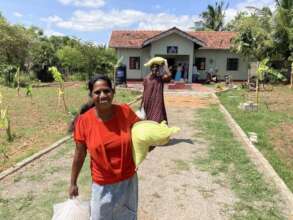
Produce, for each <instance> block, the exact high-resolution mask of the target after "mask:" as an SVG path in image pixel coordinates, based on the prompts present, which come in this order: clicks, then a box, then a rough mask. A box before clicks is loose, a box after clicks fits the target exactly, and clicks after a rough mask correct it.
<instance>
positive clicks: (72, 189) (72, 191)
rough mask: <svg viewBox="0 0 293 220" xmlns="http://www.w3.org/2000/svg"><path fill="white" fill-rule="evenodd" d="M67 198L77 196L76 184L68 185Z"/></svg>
mask: <svg viewBox="0 0 293 220" xmlns="http://www.w3.org/2000/svg"><path fill="white" fill-rule="evenodd" d="M68 194H69V198H70V199H72V198H73V197H77V196H78V186H77V185H70V187H69V190H68Z"/></svg>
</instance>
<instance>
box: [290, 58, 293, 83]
mask: <svg viewBox="0 0 293 220" xmlns="http://www.w3.org/2000/svg"><path fill="white" fill-rule="evenodd" d="M290 76H291V77H290V88H291V89H292V88H293V63H292V65H291V75H290Z"/></svg>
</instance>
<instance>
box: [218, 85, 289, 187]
mask: <svg viewBox="0 0 293 220" xmlns="http://www.w3.org/2000/svg"><path fill="white" fill-rule="evenodd" d="M218 96H219V98H220V100H221V102H222V104H223V105H224V106H225V107H226V108H227V110H228V111H229V112H230V113H231V115H232V117H233V118H234V119H235V120H236V121H237V123H238V124H239V125H240V127H241V128H242V129H243V130H244V131H245V132H246V133H248V132H255V133H257V135H258V143H257V144H256V147H257V148H258V149H259V150H260V151H261V152H262V154H263V155H264V156H265V157H266V159H267V160H268V161H269V162H270V163H271V165H272V166H273V167H274V169H275V170H276V172H277V173H278V174H279V175H280V176H281V178H282V179H283V180H284V181H285V183H286V184H287V186H288V187H289V188H290V189H291V191H293V162H292V156H293V154H292V153H293V149H292V146H293V132H292V131H293V126H292V125H293V103H292V101H293V92H292V90H290V89H289V88H287V87H284V86H283V87H281V86H280V87H276V88H275V89H274V91H273V92H266V93H264V94H261V104H260V108H259V111H257V112H245V111H242V110H240V109H239V108H238V105H239V103H240V102H244V101H245V100H247V97H249V96H251V94H248V92H247V91H245V90H230V91H227V92H223V93H220V94H218ZM284 128H286V129H284Z"/></svg>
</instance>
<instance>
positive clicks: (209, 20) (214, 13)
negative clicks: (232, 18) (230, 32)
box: [200, 1, 228, 31]
mask: <svg viewBox="0 0 293 220" xmlns="http://www.w3.org/2000/svg"><path fill="white" fill-rule="evenodd" d="M227 7H228V4H226V5H225V3H224V1H221V2H216V3H215V6H212V5H208V8H207V10H206V11H204V12H202V13H201V15H200V16H201V17H202V19H203V21H204V24H205V27H206V28H207V29H210V30H214V31H221V30H222V29H223V26H224V17H225V10H226V9H227Z"/></svg>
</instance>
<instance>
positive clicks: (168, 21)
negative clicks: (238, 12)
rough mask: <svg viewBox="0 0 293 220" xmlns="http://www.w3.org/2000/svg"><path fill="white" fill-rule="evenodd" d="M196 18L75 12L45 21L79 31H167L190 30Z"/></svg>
mask: <svg viewBox="0 0 293 220" xmlns="http://www.w3.org/2000/svg"><path fill="white" fill-rule="evenodd" d="M195 18H196V17H195V16H189V15H182V16H176V15H173V14H169V13H159V14H150V13H145V12H142V11H137V10H112V11H109V12H105V11H102V10H95V11H81V10H78V11H75V12H74V13H73V16H72V17H71V18H70V19H68V20H65V19H61V18H60V17H58V16H50V17H48V18H46V19H44V20H47V21H50V22H52V24H54V25H56V26H57V27H60V28H65V29H72V30H77V31H84V32H86V31H97V30H103V29H112V28H117V29H119V28H120V29H121V28H130V27H133V28H138V29H167V28H170V27H173V26H177V27H179V28H182V29H188V28H190V27H191V26H193V22H192V21H193V20H194V19H195Z"/></svg>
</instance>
